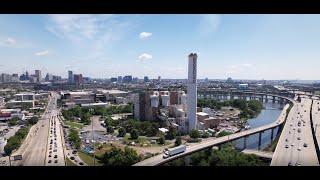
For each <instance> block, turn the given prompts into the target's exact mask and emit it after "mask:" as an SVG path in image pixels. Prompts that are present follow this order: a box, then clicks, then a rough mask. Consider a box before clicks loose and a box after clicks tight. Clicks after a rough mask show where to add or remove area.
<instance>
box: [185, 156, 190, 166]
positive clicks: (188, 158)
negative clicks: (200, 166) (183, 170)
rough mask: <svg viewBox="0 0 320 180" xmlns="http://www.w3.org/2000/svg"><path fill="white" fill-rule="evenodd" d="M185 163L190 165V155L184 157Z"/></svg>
mask: <svg viewBox="0 0 320 180" xmlns="http://www.w3.org/2000/svg"><path fill="white" fill-rule="evenodd" d="M184 165H185V166H190V155H187V156H185V157H184Z"/></svg>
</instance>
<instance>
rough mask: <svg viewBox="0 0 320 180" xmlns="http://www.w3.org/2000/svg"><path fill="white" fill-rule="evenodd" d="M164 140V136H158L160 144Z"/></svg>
mask: <svg viewBox="0 0 320 180" xmlns="http://www.w3.org/2000/svg"><path fill="white" fill-rule="evenodd" d="M165 142H166V139H165V138H164V136H161V137H160V138H159V143H160V144H164V143H165Z"/></svg>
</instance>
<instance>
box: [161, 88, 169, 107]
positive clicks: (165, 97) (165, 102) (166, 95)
mask: <svg viewBox="0 0 320 180" xmlns="http://www.w3.org/2000/svg"><path fill="white" fill-rule="evenodd" d="M161 100H162V106H169V104H170V93H169V92H168V91H166V92H164V95H161Z"/></svg>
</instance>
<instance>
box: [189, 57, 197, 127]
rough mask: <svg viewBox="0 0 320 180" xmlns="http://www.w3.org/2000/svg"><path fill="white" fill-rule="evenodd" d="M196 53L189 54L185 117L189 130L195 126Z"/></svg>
mask: <svg viewBox="0 0 320 180" xmlns="http://www.w3.org/2000/svg"><path fill="white" fill-rule="evenodd" d="M197 57H198V56H197V54H196V53H191V54H190V55H189V68H188V92H187V95H188V99H187V119H188V123H189V132H190V131H191V130H192V129H196V127H197Z"/></svg>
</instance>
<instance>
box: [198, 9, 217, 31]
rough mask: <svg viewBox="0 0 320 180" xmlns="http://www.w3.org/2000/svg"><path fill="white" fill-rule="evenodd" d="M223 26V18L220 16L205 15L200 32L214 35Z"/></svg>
mask: <svg viewBox="0 0 320 180" xmlns="http://www.w3.org/2000/svg"><path fill="white" fill-rule="evenodd" d="M220 24H221V17H220V15H218V14H207V15H203V16H202V19H201V21H200V25H199V28H200V32H201V33H205V34H207V33H214V32H216V30H217V29H218V28H219V25H220Z"/></svg>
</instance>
